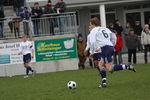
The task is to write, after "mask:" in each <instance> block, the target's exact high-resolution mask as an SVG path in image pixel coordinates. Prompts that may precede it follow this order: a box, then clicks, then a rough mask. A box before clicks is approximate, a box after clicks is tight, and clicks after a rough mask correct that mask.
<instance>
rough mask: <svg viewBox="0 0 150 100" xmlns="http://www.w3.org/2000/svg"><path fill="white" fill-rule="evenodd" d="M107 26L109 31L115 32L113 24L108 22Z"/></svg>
mask: <svg viewBox="0 0 150 100" xmlns="http://www.w3.org/2000/svg"><path fill="white" fill-rule="evenodd" d="M108 28H109V29H110V31H111V32H113V33H115V29H114V24H112V23H111V24H109V25H108Z"/></svg>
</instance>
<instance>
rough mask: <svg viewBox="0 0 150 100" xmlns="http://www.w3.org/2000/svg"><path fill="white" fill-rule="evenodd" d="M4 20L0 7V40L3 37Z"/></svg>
mask: <svg viewBox="0 0 150 100" xmlns="http://www.w3.org/2000/svg"><path fill="white" fill-rule="evenodd" d="M4 18H5V15H4V10H3V8H2V7H1V8H0V38H3V37H4V33H3V26H4V22H3V21H4Z"/></svg>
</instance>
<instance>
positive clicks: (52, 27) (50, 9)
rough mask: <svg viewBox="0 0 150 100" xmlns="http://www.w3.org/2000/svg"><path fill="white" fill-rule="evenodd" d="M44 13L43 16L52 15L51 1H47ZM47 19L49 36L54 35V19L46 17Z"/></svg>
mask: <svg viewBox="0 0 150 100" xmlns="http://www.w3.org/2000/svg"><path fill="white" fill-rule="evenodd" d="M44 13H45V14H52V13H54V11H53V8H52V2H51V0H49V1H48V3H47V5H46V6H45V10H44ZM48 17H49V25H50V34H52V35H54V18H53V16H48Z"/></svg>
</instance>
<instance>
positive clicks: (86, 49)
mask: <svg viewBox="0 0 150 100" xmlns="http://www.w3.org/2000/svg"><path fill="white" fill-rule="evenodd" d="M89 49H90V39H89V35H88V37H87V42H86V48H85V50H84V53H85V54H87V52H88V50H89Z"/></svg>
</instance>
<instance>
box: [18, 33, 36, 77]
mask: <svg viewBox="0 0 150 100" xmlns="http://www.w3.org/2000/svg"><path fill="white" fill-rule="evenodd" d="M22 40H23V42H22V43H21V44H20V48H19V55H20V54H22V55H23V62H24V67H25V68H26V75H25V76H24V78H28V77H29V76H28V75H29V71H31V72H32V74H34V73H35V70H33V69H32V68H31V67H30V66H29V63H30V62H31V59H32V58H33V53H34V50H33V45H32V43H31V42H30V41H28V36H27V35H24V36H23V37H22Z"/></svg>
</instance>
